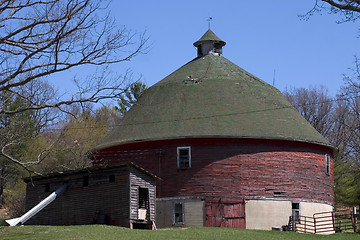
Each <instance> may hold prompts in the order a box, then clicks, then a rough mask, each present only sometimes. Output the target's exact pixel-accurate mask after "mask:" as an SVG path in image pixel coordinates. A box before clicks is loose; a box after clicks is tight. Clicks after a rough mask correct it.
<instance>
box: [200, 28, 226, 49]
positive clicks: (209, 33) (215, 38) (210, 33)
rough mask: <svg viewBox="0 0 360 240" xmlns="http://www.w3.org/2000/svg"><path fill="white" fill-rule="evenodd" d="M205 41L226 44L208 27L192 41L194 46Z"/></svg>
mask: <svg viewBox="0 0 360 240" xmlns="http://www.w3.org/2000/svg"><path fill="white" fill-rule="evenodd" d="M207 42H213V43H219V44H220V45H221V46H225V45H226V42H224V41H223V40H221V39H220V38H218V36H216V35H215V33H213V31H211V30H210V29H209V30H207V31H206V33H205V34H204V35H203V36H202V37H201V38H200V39H199V40H198V41H196V42H194V46H195V47H198V46H199V45H200V44H202V43H207Z"/></svg>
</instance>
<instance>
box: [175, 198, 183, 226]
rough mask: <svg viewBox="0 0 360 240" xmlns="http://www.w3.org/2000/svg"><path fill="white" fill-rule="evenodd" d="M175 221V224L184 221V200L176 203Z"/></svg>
mask: <svg viewBox="0 0 360 240" xmlns="http://www.w3.org/2000/svg"><path fill="white" fill-rule="evenodd" d="M173 223H174V225H178V224H183V223H184V204H183V203H182V202H176V203H174V217H173Z"/></svg>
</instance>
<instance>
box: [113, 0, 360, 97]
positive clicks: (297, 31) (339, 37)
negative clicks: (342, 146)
mask: <svg viewBox="0 0 360 240" xmlns="http://www.w3.org/2000/svg"><path fill="white" fill-rule="evenodd" d="M314 3H315V0H291V1H289V0H271V1H269V0H232V1H230V0H223V1H219V0H216V1H215V0H192V1H189V0H182V1H171V0H158V1H149V0H131V1H121V0H113V2H112V3H111V6H110V7H111V13H112V15H113V16H114V17H115V18H116V20H117V23H118V24H119V25H125V26H126V27H127V28H130V29H132V30H134V31H138V32H142V31H144V30H146V32H147V36H148V37H150V39H149V43H150V44H151V47H150V49H149V52H148V53H147V54H144V55H140V56H137V57H136V58H134V59H133V60H132V61H131V62H129V63H120V64H117V65H116V66H113V70H114V71H117V72H119V73H121V72H123V71H125V69H126V68H131V69H132V71H133V72H134V73H135V75H140V74H141V75H142V81H144V82H145V83H146V84H147V85H148V86H151V85H153V84H155V83H156V82H158V81H160V80H161V79H163V78H164V77H166V76H167V75H169V74H170V73H172V72H173V71H174V70H176V69H178V68H179V67H181V66H182V65H184V64H185V63H187V62H188V61H190V60H192V59H193V58H194V57H196V49H195V47H194V46H193V45H192V44H193V43H194V42H195V41H197V40H198V39H200V37H201V36H202V35H203V34H204V33H205V32H206V31H207V29H208V21H207V19H208V18H209V16H211V17H212V18H213V20H212V22H211V29H212V30H213V32H214V33H215V34H216V35H217V36H218V37H219V38H220V39H222V40H223V41H225V42H226V43H227V44H226V46H225V47H224V48H223V56H224V57H225V58H227V59H229V60H230V61H232V62H233V63H235V64H236V65H238V66H240V67H241V68H243V69H245V70H246V71H248V72H250V73H251V74H253V75H255V76H257V77H259V78H260V79H262V80H264V81H266V82H268V83H269V84H272V83H273V78H274V70H276V74H275V87H277V88H278V89H279V90H281V91H284V90H286V89H289V88H292V87H296V88H298V87H305V88H307V87H310V86H318V85H325V86H327V87H328V88H329V93H330V95H332V96H335V94H336V92H337V90H338V89H339V87H340V86H341V85H342V84H343V77H342V75H343V74H344V73H350V71H349V70H348V69H349V68H350V67H353V66H354V64H353V62H354V55H355V54H358V55H360V51H359V46H360V38H359V37H358V36H359V35H360V33H359V29H358V28H360V26H359V22H360V21H358V22H355V23H354V22H349V23H343V24H337V23H336V21H337V20H340V19H341V16H339V15H331V14H327V12H325V11H324V12H322V13H321V14H315V15H314V16H312V17H311V18H310V19H309V20H308V21H305V20H303V19H302V18H301V17H299V15H301V14H305V13H306V12H307V11H309V10H310V9H312V7H313V5H314Z"/></svg>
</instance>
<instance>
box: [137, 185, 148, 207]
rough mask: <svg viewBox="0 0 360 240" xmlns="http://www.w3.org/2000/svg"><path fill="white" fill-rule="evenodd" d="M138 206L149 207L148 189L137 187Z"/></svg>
mask: <svg viewBox="0 0 360 240" xmlns="http://www.w3.org/2000/svg"><path fill="white" fill-rule="evenodd" d="M139 208H143V209H149V189H148V188H142V187H139Z"/></svg>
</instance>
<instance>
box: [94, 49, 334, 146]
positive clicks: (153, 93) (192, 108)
mask: <svg viewBox="0 0 360 240" xmlns="http://www.w3.org/2000/svg"><path fill="white" fill-rule="evenodd" d="M209 137H210V138H224V137H226V138H255V139H278V140H291V141H301V142H309V143H315V144H320V145H324V146H328V147H331V144H330V143H329V142H328V141H327V140H326V139H325V138H324V137H323V136H322V135H321V134H320V133H319V132H317V131H316V130H315V129H314V128H313V127H312V126H311V125H310V124H309V123H308V122H307V121H306V120H305V119H304V118H303V117H302V116H301V115H300V114H299V113H298V112H297V111H296V110H295V109H294V108H293V107H292V105H291V104H290V103H289V102H288V101H287V99H286V98H285V97H284V96H283V95H282V93H281V92H280V91H279V90H277V89H276V88H274V87H272V86H271V85H269V84H267V83H266V82H264V81H262V80H260V79H259V78H257V77H255V76H253V75H252V74H250V73H248V72H246V71H245V70H243V69H242V68H240V67H238V66H237V65H235V64H234V63H232V62H230V61H229V60H227V59H226V58H224V57H220V56H214V55H206V56H204V57H200V58H195V59H194V60H192V61H190V62H189V63H187V64H185V65H184V66H182V67H181V68H179V69H178V70H176V71H175V72H173V73H172V74H170V75H169V76H167V77H166V78H164V79H163V80H161V81H160V82H158V83H157V84H155V85H154V86H152V87H150V88H149V89H147V90H146V91H145V92H144V93H143V94H142V96H141V97H140V99H139V100H138V102H137V103H136V105H134V106H133V107H132V108H131V109H130V111H129V112H128V113H126V114H125V116H124V117H123V119H122V120H121V121H120V122H119V123H118V125H117V126H116V127H115V128H114V129H113V131H112V132H111V133H110V134H109V135H108V136H107V137H106V138H105V139H104V140H103V141H102V142H101V143H100V144H99V145H98V146H97V147H96V149H95V150H100V149H105V148H108V147H113V146H116V145H120V144H126V143H133V142H137V141H154V140H165V139H179V138H209Z"/></svg>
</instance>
